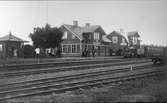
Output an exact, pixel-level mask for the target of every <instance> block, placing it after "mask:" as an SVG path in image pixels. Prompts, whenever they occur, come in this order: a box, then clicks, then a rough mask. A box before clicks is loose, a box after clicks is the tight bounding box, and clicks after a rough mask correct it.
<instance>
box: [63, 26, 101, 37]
mask: <svg viewBox="0 0 167 103" xmlns="http://www.w3.org/2000/svg"><path fill="white" fill-rule="evenodd" d="M63 26H64V27H65V28H66V29H68V30H69V31H70V32H72V33H73V34H74V35H76V36H77V37H78V38H79V39H81V40H82V39H83V37H82V34H83V33H93V32H94V31H95V30H97V29H98V28H99V27H100V26H99V25H92V26H89V27H86V26H85V27H80V26H77V27H75V26H73V25H69V24H64V25H63Z"/></svg>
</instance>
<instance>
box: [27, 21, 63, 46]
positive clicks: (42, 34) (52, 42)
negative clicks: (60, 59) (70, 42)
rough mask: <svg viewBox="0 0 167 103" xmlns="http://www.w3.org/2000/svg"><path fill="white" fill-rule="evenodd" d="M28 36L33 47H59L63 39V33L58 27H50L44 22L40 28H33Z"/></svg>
mask: <svg viewBox="0 0 167 103" xmlns="http://www.w3.org/2000/svg"><path fill="white" fill-rule="evenodd" d="M29 36H30V38H31V39H32V41H33V45H34V47H35V48H43V49H46V48H56V47H57V48H59V47H60V44H61V42H62V41H63V39H62V36H63V33H62V32H61V31H60V30H59V28H57V27H53V28H52V27H51V26H50V25H49V24H46V25H45V27H42V28H40V27H37V28H34V31H33V33H30V35H29Z"/></svg>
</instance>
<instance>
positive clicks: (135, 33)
mask: <svg viewBox="0 0 167 103" xmlns="http://www.w3.org/2000/svg"><path fill="white" fill-rule="evenodd" d="M128 36H135V37H140V35H139V33H138V32H137V31H131V32H128Z"/></svg>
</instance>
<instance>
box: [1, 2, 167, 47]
mask: <svg viewBox="0 0 167 103" xmlns="http://www.w3.org/2000/svg"><path fill="white" fill-rule="evenodd" d="M74 20H77V21H78V23H79V25H80V26H84V25H85V23H90V24H91V25H101V27H102V28H103V29H104V31H105V32H106V33H107V34H109V33H111V32H112V31H114V30H119V29H120V28H121V29H123V30H124V32H125V33H126V32H130V31H138V32H139V34H140V36H141V38H140V39H141V40H142V44H154V45H162V46H167V32H166V31H167V0H103V1H100V0H89V1H88V0H79V1H76V0H63V1H60V0H55V1H54V0H51V1H41V0H40V1H0V37H2V36H4V35H7V34H9V32H12V34H13V35H15V36H17V37H20V38H22V39H23V40H27V41H30V42H29V43H30V44H31V43H32V42H31V39H30V38H29V34H30V33H31V32H33V28H34V27H43V26H45V24H46V23H49V24H50V25H51V26H53V27H54V26H56V27H60V26H61V25H62V24H72V23H73V21H74ZM124 35H126V34H124Z"/></svg>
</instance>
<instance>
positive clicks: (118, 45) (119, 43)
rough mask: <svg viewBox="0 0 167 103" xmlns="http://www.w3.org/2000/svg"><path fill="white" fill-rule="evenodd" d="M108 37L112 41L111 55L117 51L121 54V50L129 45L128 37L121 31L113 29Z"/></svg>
mask: <svg viewBox="0 0 167 103" xmlns="http://www.w3.org/2000/svg"><path fill="white" fill-rule="evenodd" d="M107 38H108V39H109V40H111V41H112V43H111V44H110V55H113V54H114V55H115V53H116V54H117V55H121V51H123V50H124V48H125V47H127V46H128V41H127V39H126V38H125V37H124V36H123V35H122V34H121V33H120V32H119V31H113V32H112V33H110V34H109V35H107Z"/></svg>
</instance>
